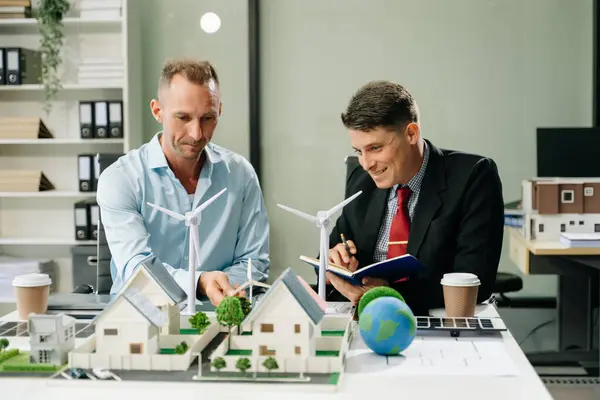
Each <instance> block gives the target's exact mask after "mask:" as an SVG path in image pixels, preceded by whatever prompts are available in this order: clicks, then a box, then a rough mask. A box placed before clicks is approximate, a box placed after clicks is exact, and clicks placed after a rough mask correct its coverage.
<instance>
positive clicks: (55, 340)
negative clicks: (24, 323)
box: [29, 314, 75, 365]
mask: <svg viewBox="0 0 600 400" xmlns="http://www.w3.org/2000/svg"><path fill="white" fill-rule="evenodd" d="M29 344H30V353H29V362H30V363H32V364H33V363H36V364H38V363H39V364H54V365H63V364H65V363H66V362H67V359H68V356H69V352H70V351H71V350H73V348H74V346H75V318H72V317H69V316H67V315H64V314H58V315H46V314H30V315H29Z"/></svg>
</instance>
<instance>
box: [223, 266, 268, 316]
mask: <svg viewBox="0 0 600 400" xmlns="http://www.w3.org/2000/svg"><path fill="white" fill-rule="evenodd" d="M248 286H250V305H252V288H253V287H254V286H260V287H264V288H267V289H268V288H270V287H271V285H267V284H266V283H262V282H259V281H255V280H254V279H252V259H251V258H249V259H248V280H247V281H246V282H244V284H243V285H242V286H240V287H239V288H237V289H236V290H235V291H234V292H233V293H232V294H231V296H235V295H236V294H237V293H238V292H240V291H242V290H244V289H246V288H247V287H248Z"/></svg>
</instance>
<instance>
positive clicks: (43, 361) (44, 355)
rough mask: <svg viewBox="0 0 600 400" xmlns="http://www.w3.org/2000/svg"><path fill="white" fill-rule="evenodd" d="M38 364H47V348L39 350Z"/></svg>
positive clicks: (48, 360)
mask: <svg viewBox="0 0 600 400" xmlns="http://www.w3.org/2000/svg"><path fill="white" fill-rule="evenodd" d="M39 359H40V364H48V363H49V362H50V357H48V350H40V354H39Z"/></svg>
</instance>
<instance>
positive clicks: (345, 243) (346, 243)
mask: <svg viewBox="0 0 600 400" xmlns="http://www.w3.org/2000/svg"><path fill="white" fill-rule="evenodd" d="M340 237H341V238H342V243H343V245H344V247H345V248H346V251H347V252H348V253H350V246H348V242H346V238H345V237H344V234H343V233H342V234H340Z"/></svg>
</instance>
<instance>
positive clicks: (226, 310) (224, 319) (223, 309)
mask: <svg viewBox="0 0 600 400" xmlns="http://www.w3.org/2000/svg"><path fill="white" fill-rule="evenodd" d="M216 311H217V322H218V323H219V324H220V325H223V326H226V327H227V328H228V330H229V336H228V338H227V342H228V345H231V328H232V327H234V326H239V325H240V324H241V323H242V321H243V320H244V312H243V311H242V305H241V303H240V298H239V297H234V296H227V297H224V298H223V300H221V303H220V304H219V305H218V306H217V309H216Z"/></svg>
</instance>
